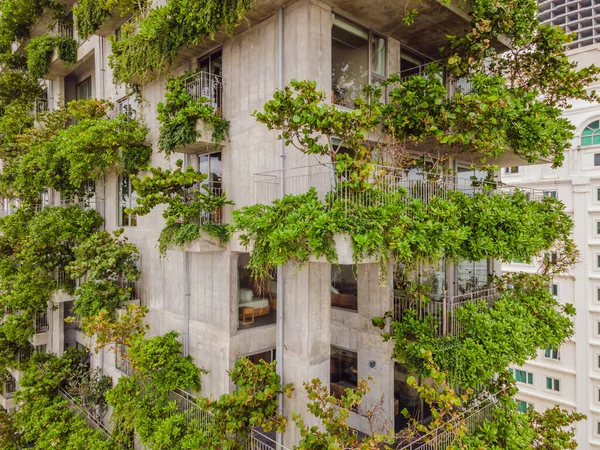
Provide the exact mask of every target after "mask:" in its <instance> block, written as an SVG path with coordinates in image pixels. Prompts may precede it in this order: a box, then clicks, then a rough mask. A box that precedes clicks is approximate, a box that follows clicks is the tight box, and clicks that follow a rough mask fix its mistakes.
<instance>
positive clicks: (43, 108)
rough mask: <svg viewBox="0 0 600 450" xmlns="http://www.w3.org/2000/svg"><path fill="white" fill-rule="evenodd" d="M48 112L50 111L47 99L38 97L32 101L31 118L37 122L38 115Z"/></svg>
mask: <svg viewBox="0 0 600 450" xmlns="http://www.w3.org/2000/svg"><path fill="white" fill-rule="evenodd" d="M49 110H50V109H49V104H48V99H47V98H42V97H39V98H36V99H35V100H34V101H33V108H32V110H31V115H32V116H33V118H34V119H35V120H38V117H39V116H40V114H43V113H46V112H48V111H49Z"/></svg>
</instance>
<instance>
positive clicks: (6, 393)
mask: <svg viewBox="0 0 600 450" xmlns="http://www.w3.org/2000/svg"><path fill="white" fill-rule="evenodd" d="M17 389H18V384H17V380H15V378H14V377H13V376H12V375H10V374H9V376H8V379H7V380H6V381H4V382H3V383H2V396H3V397H4V398H5V399H9V398H13V397H14V396H15V392H17Z"/></svg>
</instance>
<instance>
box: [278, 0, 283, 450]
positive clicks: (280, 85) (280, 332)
mask: <svg viewBox="0 0 600 450" xmlns="http://www.w3.org/2000/svg"><path fill="white" fill-rule="evenodd" d="M277 18H278V22H279V25H278V40H279V45H278V67H277V71H278V77H277V78H278V79H277V86H278V88H279V89H283V8H279V10H278V11H277ZM279 171H280V178H279V179H280V180H281V182H280V183H279V196H280V197H281V198H283V196H284V195H285V143H284V141H283V140H281V141H280V146H279ZM283 286H284V283H283V266H279V267H277V344H278V347H279V348H278V349H277V355H276V356H277V374H278V375H279V377H280V379H281V387H282V388H283V386H284V385H285V382H284V379H283V351H284V348H285V346H284V345H283V319H284V317H285V315H284V304H285V302H284V289H283ZM282 390H283V389H282ZM277 402H278V407H279V414H281V415H283V414H284V407H283V402H284V395H283V394H279V396H278V398H277ZM282 441H283V434H282V433H277V449H278V450H280V449H281V448H282Z"/></svg>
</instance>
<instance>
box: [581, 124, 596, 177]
mask: <svg viewBox="0 0 600 450" xmlns="http://www.w3.org/2000/svg"><path fill="white" fill-rule="evenodd" d="M595 124H597V127H594V128H592V125H595ZM587 130H590V131H591V133H589V134H586V132H587ZM596 136H600V119H595V120H592V121H590V122H588V123H587V124H586V126H585V127H584V128H583V131H582V132H581V137H580V140H579V144H580V146H581V147H592V146H594V145H600V143H598V144H595V143H594V137H596ZM584 139H590V143H589V144H587V143H584V142H583V140H584ZM599 155H600V154H599ZM595 159H596V158H595V155H594V160H595ZM594 165H595V166H597V165H600V164H595V161H594Z"/></svg>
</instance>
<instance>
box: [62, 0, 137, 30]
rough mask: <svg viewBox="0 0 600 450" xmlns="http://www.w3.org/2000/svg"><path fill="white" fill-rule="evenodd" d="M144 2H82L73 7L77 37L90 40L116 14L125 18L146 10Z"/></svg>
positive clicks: (114, 0)
mask: <svg viewBox="0 0 600 450" xmlns="http://www.w3.org/2000/svg"><path fill="white" fill-rule="evenodd" d="M146 4H147V2H146V1H144V0H80V1H78V2H77V4H76V5H75V6H74V7H73V17H74V18H75V26H76V27H77V35H78V36H79V37H81V38H82V39H87V38H89V37H90V36H91V35H92V34H94V33H95V32H96V31H97V30H98V28H100V27H101V26H102V24H103V23H104V22H105V21H106V20H107V19H108V18H109V17H110V16H111V15H112V14H113V13H115V12H117V11H118V13H119V14H120V15H121V16H122V17H125V16H126V15H127V14H130V13H134V14H135V13H136V12H139V11H141V10H143V9H144V7H145V6H146Z"/></svg>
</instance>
